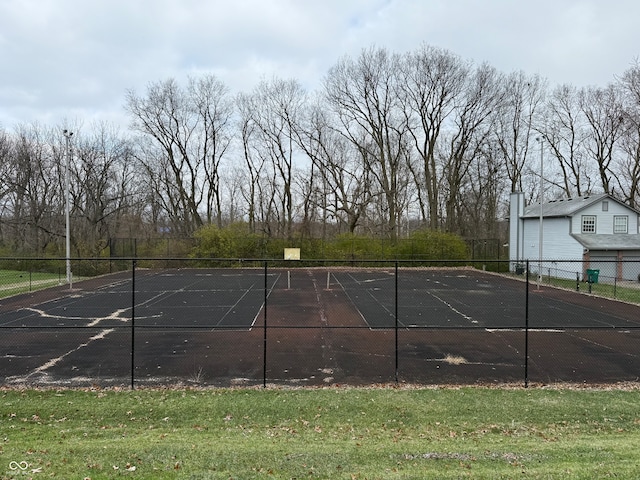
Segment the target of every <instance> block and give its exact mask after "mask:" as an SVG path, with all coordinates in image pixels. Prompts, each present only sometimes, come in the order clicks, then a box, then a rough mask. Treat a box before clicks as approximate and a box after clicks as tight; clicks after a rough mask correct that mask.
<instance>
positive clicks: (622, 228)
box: [613, 215, 629, 233]
mask: <svg viewBox="0 0 640 480" xmlns="http://www.w3.org/2000/svg"><path fill="white" fill-rule="evenodd" d="M613 233H629V217H627V216H626V215H615V216H614V217H613Z"/></svg>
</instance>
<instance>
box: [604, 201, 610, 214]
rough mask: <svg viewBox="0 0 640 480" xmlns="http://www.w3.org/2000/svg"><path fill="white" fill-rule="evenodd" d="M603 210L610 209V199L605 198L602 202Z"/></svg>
mask: <svg viewBox="0 0 640 480" xmlns="http://www.w3.org/2000/svg"><path fill="white" fill-rule="evenodd" d="M602 211H603V212H608V211H609V201H608V200H604V201H603V202H602Z"/></svg>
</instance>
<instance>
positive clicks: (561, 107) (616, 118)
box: [0, 44, 640, 256]
mask: <svg viewBox="0 0 640 480" xmlns="http://www.w3.org/2000/svg"><path fill="white" fill-rule="evenodd" d="M125 108H126V111H127V114H128V117H129V119H130V126H129V128H128V130H125V131H123V130H121V129H119V128H117V127H115V126H113V125H109V124H107V123H96V124H92V125H90V126H85V125H81V124H76V125H72V124H69V123H68V122H67V123H65V124H64V125H54V126H46V125H41V124H37V123H32V124H23V125H18V126H16V127H15V128H14V129H12V130H11V131H7V130H6V129H0V246H1V248H2V252H4V253H5V254H7V253H11V254H16V253H25V254H26V253H28V254H59V253H61V251H62V245H63V244H64V238H65V208H66V207H65V205H66V196H67V190H66V186H65V180H66V178H67V173H68V178H69V185H70V186H69V190H68V193H69V200H70V202H69V209H70V218H71V222H70V224H71V242H72V245H73V251H74V254H75V255H78V256H81V255H100V254H101V252H103V251H104V249H105V248H106V247H107V246H108V244H109V239H112V238H139V239H151V238H157V237H159V236H171V237H175V238H193V237H194V234H195V233H196V232H199V231H200V230H202V229H203V228H217V229H225V228H228V227H229V226H230V225H232V226H233V228H234V229H236V230H237V228H239V226H240V228H241V229H243V231H246V232H247V234H249V235H254V236H255V235H259V236H262V237H263V238H267V239H271V238H277V239H285V240H287V241H289V242H295V241H296V240H300V239H305V238H307V239H308V238H322V239H327V238H333V237H335V236H336V235H338V234H347V235H361V236H369V237H376V238H383V239H388V240H389V241H390V242H392V243H393V242H395V241H397V240H398V239H400V238H403V237H407V236H408V235H409V234H410V233H411V232H415V231H417V230H421V229H427V230H430V231H441V232H447V233H451V234H455V235H459V236H461V237H464V238H503V237H505V233H504V230H503V222H504V219H505V218H506V217H507V212H506V208H507V201H508V196H509V193H510V192H513V191H523V192H525V193H526V198H527V200H528V201H530V202H533V201H537V200H539V199H540V198H541V194H543V195H544V198H545V199H547V200H549V199H552V198H557V197H575V196H583V195H588V194H590V193H595V192H606V193H610V194H612V195H615V196H617V197H619V198H621V199H622V200H623V201H624V202H626V203H628V204H629V205H631V206H632V207H637V206H638V205H639V202H640V192H639V188H640V185H639V182H640V65H639V64H638V63H635V64H631V66H630V67H629V69H628V70H627V71H625V72H623V73H622V74H620V75H617V76H614V77H613V80H612V81H611V82H610V83H609V84H608V85H606V86H588V87H577V86H573V85H568V84H565V85H558V86H553V87H550V86H549V85H548V82H547V81H546V80H545V79H544V78H542V77H540V76H539V75H531V74H527V73H525V72H522V71H518V72H511V73H504V72H500V71H498V70H497V69H496V68H494V67H492V66H491V65H489V64H487V63H482V64H474V63H473V62H471V61H468V60H465V59H463V58H461V57H459V56H458V55H456V54H454V53H452V52H450V51H448V50H445V49H441V48H436V47H433V46H430V45H426V44H425V45H422V46H420V47H419V48H417V49H416V50H414V51H410V52H404V53H397V52H390V51H389V50H387V49H385V48H379V47H371V48H367V49H364V50H362V51H361V52H360V53H359V54H358V55H357V56H348V55H347V56H343V57H342V58H340V59H338V60H337V61H336V62H335V64H334V65H333V66H332V67H331V68H330V69H329V70H328V71H327V72H326V74H325V75H324V77H323V79H322V81H321V82H320V86H319V87H318V88H317V89H316V90H315V91H308V90H305V88H303V86H302V85H301V83H300V82H299V81H298V80H296V79H283V78H278V77H274V78H270V79H263V80H261V81H260V82H259V83H258V84H257V86H256V87H255V88H254V89H253V90H251V91H250V92H240V93H236V94H233V93H232V92H231V90H230V88H229V87H228V86H227V85H225V84H224V83H223V82H222V81H220V80H219V79H218V78H216V77H215V76H213V75H210V74H203V75H200V76H197V77H191V78H189V79H188V80H187V81H186V82H185V84H180V83H179V82H178V81H176V80H175V79H166V80H160V81H156V82H152V83H150V84H149V85H148V86H147V88H146V91H144V92H136V91H133V90H131V91H128V92H126V93H125ZM64 129H68V130H70V131H73V132H74V135H73V137H72V139H71V141H70V142H69V148H67V143H66V140H67V139H66V138H65V136H64V135H63V130H64ZM541 161H544V182H541V181H540V180H541V179H540V170H541V169H540V166H541V165H540V163H541ZM67 162H68V163H69V170H68V172H67V168H66V164H67Z"/></svg>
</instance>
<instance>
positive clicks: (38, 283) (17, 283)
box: [0, 270, 66, 298]
mask: <svg viewBox="0 0 640 480" xmlns="http://www.w3.org/2000/svg"><path fill="white" fill-rule="evenodd" d="M61 281H63V282H64V281H66V279H64V278H61V277H60V275H59V274H57V273H48V272H24V271H18V270H0V298H4V297H8V296H10V295H16V294H18V293H25V292H32V291H34V290H39V289H42V288H48V287H52V286H55V285H58V284H59V283H60V282H61Z"/></svg>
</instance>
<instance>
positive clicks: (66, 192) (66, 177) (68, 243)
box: [62, 129, 73, 289]
mask: <svg viewBox="0 0 640 480" xmlns="http://www.w3.org/2000/svg"><path fill="white" fill-rule="evenodd" d="M62 133H63V134H64V137H65V139H66V143H67V152H66V155H65V156H66V169H65V175H64V195H65V209H64V217H65V223H66V231H65V235H66V260H67V283H68V284H69V288H70V289H71V288H72V286H73V283H72V278H71V228H70V225H69V209H70V201H69V165H70V163H71V137H72V136H73V132H70V131H69V130H66V129H65V130H63V131H62Z"/></svg>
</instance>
